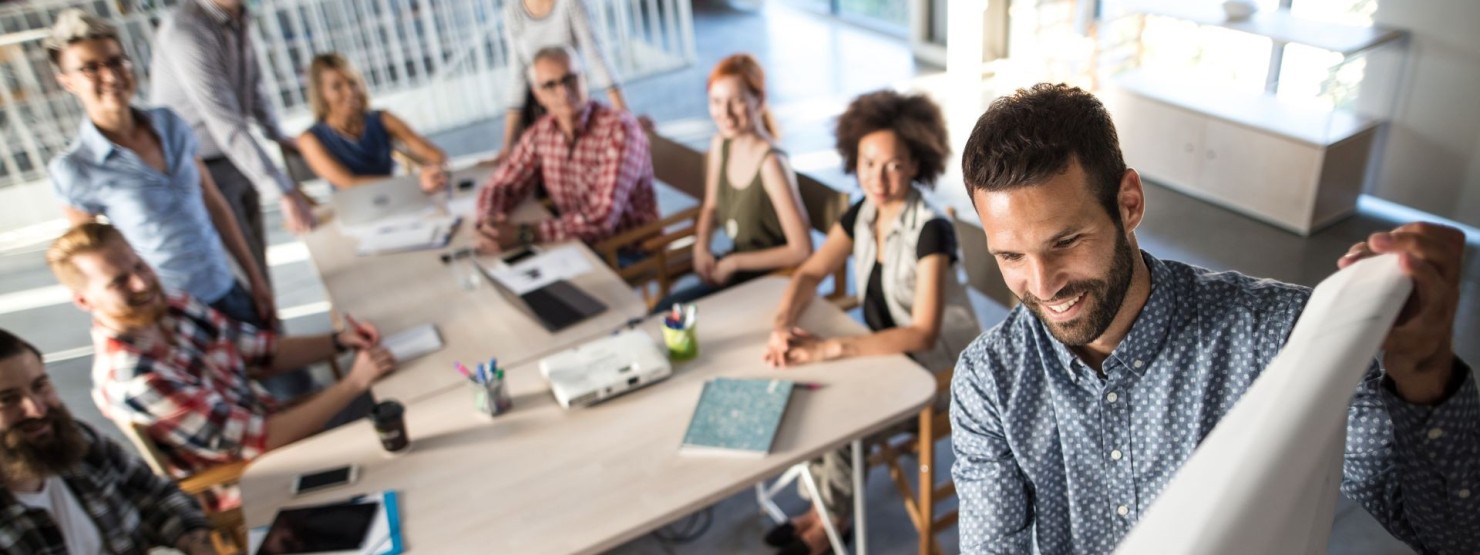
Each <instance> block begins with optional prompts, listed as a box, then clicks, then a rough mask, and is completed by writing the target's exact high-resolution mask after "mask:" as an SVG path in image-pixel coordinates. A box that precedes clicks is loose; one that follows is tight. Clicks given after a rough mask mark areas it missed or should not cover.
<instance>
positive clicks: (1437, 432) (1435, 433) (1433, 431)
mask: <svg viewBox="0 0 1480 555" xmlns="http://www.w3.org/2000/svg"><path fill="white" fill-rule="evenodd" d="M1443 436H1444V430H1442V429H1440V428H1429V439H1439V438H1441V437H1443Z"/></svg>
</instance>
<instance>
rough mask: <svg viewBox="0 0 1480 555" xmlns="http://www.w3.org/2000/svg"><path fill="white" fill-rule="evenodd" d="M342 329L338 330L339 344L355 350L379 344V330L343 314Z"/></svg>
mask: <svg viewBox="0 0 1480 555" xmlns="http://www.w3.org/2000/svg"><path fill="white" fill-rule="evenodd" d="M344 323H345V324H346V325H345V326H344V330H343V331H341V332H339V336H338V338H339V344H340V345H344V346H345V347H349V348H351V349H355V350H360V351H363V350H366V349H369V348H371V347H376V346H379V345H380V330H379V329H376V327H375V326H373V325H371V324H367V323H364V322H360V321H358V320H355V319H354V318H352V317H350V315H348V314H345V315H344Z"/></svg>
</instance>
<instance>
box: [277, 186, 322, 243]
mask: <svg viewBox="0 0 1480 555" xmlns="http://www.w3.org/2000/svg"><path fill="white" fill-rule="evenodd" d="M278 207H279V208H281V209H282V211H283V227H286V228H288V231H291V232H293V233H295V234H299V235H302V234H304V233H308V232H310V231H313V228H314V226H316V225H318V221H317V220H316V219H315V218H314V215H313V206H312V203H310V202H309V200H308V196H307V195H304V194H303V191H302V190H301V189H294V190H292V191H291V192H287V193H283V196H282V197H280V198H278Z"/></svg>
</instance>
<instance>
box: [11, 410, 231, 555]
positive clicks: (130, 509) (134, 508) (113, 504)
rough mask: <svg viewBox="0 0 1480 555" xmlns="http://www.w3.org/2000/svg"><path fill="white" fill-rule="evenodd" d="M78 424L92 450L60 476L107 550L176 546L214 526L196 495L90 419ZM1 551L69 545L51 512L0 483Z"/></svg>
mask: <svg viewBox="0 0 1480 555" xmlns="http://www.w3.org/2000/svg"><path fill="white" fill-rule="evenodd" d="M76 425H77V427H78V429H79V431H81V432H82V437H83V438H84V440H85V441H86V442H87V444H88V447H87V453H86V454H85V455H83V457H82V463H81V464H78V465H77V466H76V467H74V468H72V469H70V470H68V471H66V472H63V473H62V474H61V476H60V477H61V478H62V482H64V483H65V484H67V489H69V490H71V492H72V495H73V496H75V497H76V498H77V503H78V504H79V505H81V506H82V508H83V510H84V511H86V512H87V514H88V516H90V517H92V521H93V524H94V525H96V526H97V528H98V535H99V539H100V540H102V542H103V547H104V548H105V549H106V550H107V552H108V553H114V554H118V555H133V554H138V555H144V554H145V553H148V552H149V548H150V547H152V546H171V547H173V546H174V545H176V544H178V543H179V542H180V537H181V536H183V535H185V534H186V533H187V532H190V531H193V530H197V529H208V528H209V527H210V524H209V523H208V522H206V519H205V517H203V516H201V512H200V507H199V506H198V505H196V503H195V500H194V499H191V498H190V496H188V495H185V494H184V493H181V492H180V490H179V489H178V488H176V487H175V484H174V483H173V482H171V481H169V480H168V479H165V478H162V477H160V476H157V475H155V474H154V473H153V472H150V470H149V467H148V466H146V465H145V464H144V461H142V460H139V458H138V457H135V456H133V455H131V454H129V453H128V452H126V451H124V449H123V447H121V446H119V445H118V444H117V443H114V442H112V441H110V440H108V439H107V438H105V437H102V436H100V435H98V433H97V432H96V431H94V430H93V429H92V428H90V427H88V426H87V425H86V424H83V423H81V422H77V423H76ZM0 553H28V554H31V555H62V554H65V553H67V546H66V543H65V542H64V541H63V539H62V532H61V530H60V529H59V528H58V527H57V524H56V521H55V520H54V519H53V518H52V516H51V513H49V512H47V511H44V510H41V509H35V508H31V507H27V506H25V505H22V504H21V503H20V502H19V501H17V500H16V498H15V496H14V495H12V494H11V492H10V490H8V489H5V488H4V487H0Z"/></svg>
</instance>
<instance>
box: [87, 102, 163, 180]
mask: <svg viewBox="0 0 1480 555" xmlns="http://www.w3.org/2000/svg"><path fill="white" fill-rule="evenodd" d="M130 110H131V111H132V112H133V113H134V125H147V126H149V129H150V130H152V131H154V136H155V137H156V138H158V139H159V141H160V146H161V149H162V150H163V152H164V157H165V164H166V166H167V167H172V166H173V164H174V163H175V161H174V160H172V159H171V154H170V149H169V147H168V146H166V145H164V140H165V138H164V133H162V132H160V130H159V128H158V127H155V126H154V119H153V118H151V117H149V114H146V113H144V112H143V111H142V110H139V109H137V108H130ZM77 138H78V140H79V141H80V142H81V143H82V146H83V148H86V149H87V152H88V154H91V155H92V158H93V162H95V163H97V164H102V163H103V162H105V161H107V160H108V156H109V155H111V154H113V152H114V151H115V150H118V148H119V147H118V144H117V143H114V142H113V140H112V139H109V138H108V137H107V136H106V135H103V131H102V130H101V129H98V126H97V125H94V124H93V122H92V120H90V119H88V118H86V117H84V118H82V123H81V124H80V129H78V132H77Z"/></svg>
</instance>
